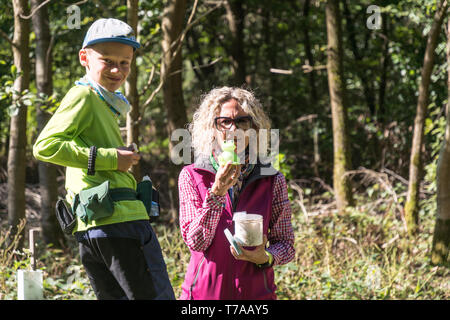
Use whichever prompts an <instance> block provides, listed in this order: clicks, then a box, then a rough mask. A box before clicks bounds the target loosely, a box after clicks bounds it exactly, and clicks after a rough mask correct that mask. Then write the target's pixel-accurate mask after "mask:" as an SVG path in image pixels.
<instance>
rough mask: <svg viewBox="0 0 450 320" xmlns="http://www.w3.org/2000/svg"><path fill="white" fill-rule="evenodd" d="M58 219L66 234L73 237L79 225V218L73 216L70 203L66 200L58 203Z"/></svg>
mask: <svg viewBox="0 0 450 320" xmlns="http://www.w3.org/2000/svg"><path fill="white" fill-rule="evenodd" d="M56 219H57V220H58V222H59V225H60V226H61V229H62V231H63V232H64V233H65V234H68V235H71V234H72V231H73V229H74V228H75V226H76V224H77V217H76V216H75V215H74V214H73V212H72V208H71V206H70V205H69V203H68V202H67V201H66V200H64V199H59V200H58V201H57V202H56Z"/></svg>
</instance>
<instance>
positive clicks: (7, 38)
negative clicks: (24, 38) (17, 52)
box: [0, 29, 17, 48]
mask: <svg viewBox="0 0 450 320" xmlns="http://www.w3.org/2000/svg"><path fill="white" fill-rule="evenodd" d="M0 36H2V38H5V40H6V41H8V42H9V44H10V45H11V46H13V47H16V48H17V46H16V44H15V43H14V42H13V41H12V39H11V38H10V37H9V36H8V35H7V34H6V32H5V31H3V30H1V29H0Z"/></svg>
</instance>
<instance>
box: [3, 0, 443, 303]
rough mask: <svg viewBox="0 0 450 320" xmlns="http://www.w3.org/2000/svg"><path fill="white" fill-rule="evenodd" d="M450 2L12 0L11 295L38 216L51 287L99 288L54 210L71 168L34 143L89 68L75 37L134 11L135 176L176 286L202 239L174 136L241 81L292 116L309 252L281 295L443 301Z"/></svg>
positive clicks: (302, 239)
mask: <svg viewBox="0 0 450 320" xmlns="http://www.w3.org/2000/svg"><path fill="white" fill-rule="evenodd" d="M73 4H76V6H77V7H78V8H79V16H77V11H76V8H75V9H74V7H70V6H71V5H73ZM372 5H376V6H377V8H378V9H379V10H380V12H379V17H380V20H379V22H380V24H379V25H376V23H377V22H378V20H376V19H375V18H376V17H377V16H376V15H375V16H374V13H375V14H376V12H374V11H370V12H368V8H369V7H370V6H372ZM68 8H71V9H68ZM74 10H75V11H74ZM447 11H448V3H447V1H431V0H422V1H412V0H399V1H387V0H386V1H382V0H379V1H372V0H370V1H366V0H363V1H351V0H329V1H324V0H296V1H289V0H288V1H281V0H280V1H277V0H247V1H243V0H227V1H186V0H176V1H175V0H171V1H152V0H139V1H138V0H128V1H124V0H108V1H104V0H91V1H86V0H84V1H48V0H47V1H43V0H31V1H28V0H13V1H2V2H1V3H0V83H1V85H0V223H1V229H0V299H16V295H17V292H16V278H15V274H16V271H17V270H18V269H20V268H29V265H30V254H29V251H28V250H27V249H26V246H27V242H26V241H27V232H26V231H27V230H28V229H30V228H40V230H41V233H40V235H41V236H40V238H39V240H38V243H37V249H38V253H39V257H38V268H40V269H41V270H44V288H45V298H46V299H93V298H94V295H93V293H92V290H91V288H90V286H89V282H88V280H87V277H86V275H85V273H84V270H83V268H82V266H81V263H80V261H79V257H78V252H77V247H76V244H75V241H74V239H73V238H71V237H65V236H64V235H63V234H62V233H61V232H60V230H59V226H58V225H57V223H56V220H55V217H54V203H55V202H56V199H57V197H58V196H64V194H65V190H64V169H63V168H61V167H56V166H51V165H46V164H43V163H38V161H36V160H35V159H34V158H33V156H32V150H31V148H32V145H33V143H34V141H35V139H36V138H37V135H38V134H39V132H40V130H41V129H42V128H43V126H44V125H45V123H46V121H47V120H48V118H49V117H50V116H51V114H52V113H53V112H54V111H55V110H56V109H57V107H58V105H59V103H60V101H61V99H62V98H63V97H64V95H65V93H66V92H67V91H68V90H69V88H70V87H71V86H73V84H74V81H76V80H78V79H79V78H80V77H82V76H83V75H84V70H83V68H82V67H81V65H80V64H79V62H78V51H79V49H80V47H81V44H82V42H83V38H84V35H85V33H86V31H87V28H88V27H89V25H90V24H91V23H92V22H93V21H95V20H96V19H98V18H100V17H114V18H118V19H121V20H123V21H127V22H128V23H129V24H130V25H131V26H132V27H133V28H134V29H135V30H137V35H138V40H139V41H140V43H141V44H142V47H141V49H139V50H137V52H136V59H135V60H134V64H133V66H132V71H131V74H130V76H129V78H128V81H127V83H126V85H125V86H124V88H123V91H124V92H125V94H126V95H127V97H128V99H129V101H130V102H131V104H132V111H131V112H130V113H129V114H128V116H127V119H123V120H122V122H121V127H123V131H122V132H123V137H124V140H125V141H126V142H127V143H131V142H135V143H137V145H138V146H139V149H140V152H141V154H142V157H143V158H142V160H141V163H140V165H139V166H136V167H134V168H133V174H134V175H135V176H136V178H137V179H140V178H141V177H142V176H143V175H144V174H147V173H148V174H149V175H150V176H151V178H152V180H153V182H154V184H155V185H156V186H157V187H158V189H159V192H160V201H161V209H162V215H161V217H160V218H159V220H158V221H157V222H155V223H154V224H153V225H154V228H155V229H156V231H157V233H158V237H159V240H160V243H161V247H162V249H163V253H164V256H165V259H166V263H167V266H168V270H169V274H170V277H171V280H172V284H173V286H174V289H175V291H176V294H177V295H178V294H179V293H180V285H181V283H182V281H183V277H184V272H185V268H186V266H187V263H188V261H189V252H188V250H187V248H186V246H185V245H184V243H183V241H182V239H181V236H180V232H179V227H178V225H177V212H178V208H177V206H178V204H177V203H178V199H177V186H176V184H177V177H178V173H179V171H180V170H181V166H179V165H174V164H173V163H171V161H170V157H169V155H170V150H171V149H172V148H173V146H174V144H176V143H177V141H175V142H173V141H171V140H170V135H171V133H172V132H173V131H174V130H175V129H177V128H183V127H185V126H186V124H187V123H188V122H189V121H190V120H191V119H192V113H193V111H194V110H195V108H196V107H197V106H198V104H199V101H200V98H201V95H202V94H204V93H206V92H208V91H209V90H211V89H212V88H214V87H219V86H224V85H228V86H239V87H240V86H243V87H246V88H250V89H251V90H252V91H254V93H255V94H256V96H257V97H258V98H259V99H260V100H261V102H262V104H263V106H264V107H265V109H266V110H267V112H268V114H269V116H270V118H271V121H272V128H276V129H279V130H280V153H279V156H278V157H277V163H276V165H277V168H279V169H280V170H281V171H282V172H283V173H284V175H285V176H286V178H287V181H288V185H289V197H290V199H291V203H292V209H293V211H292V212H293V226H294V230H295V235H296V242H295V247H296V251H297V253H296V257H295V259H294V261H293V262H291V263H289V264H287V265H285V266H280V267H276V268H275V270H276V280H277V284H278V291H277V294H278V296H279V298H280V299H448V298H449V297H450V273H449V271H448V261H449V260H448V259H449V257H448V251H449V250H448V249H449V241H450V240H449V237H450V228H449V225H450V215H449V214H450V210H447V208H448V209H450V206H449V204H448V203H447V202H448V201H449V199H447V198H450V197H449V195H450V193H449V192H450V186H447V184H446V182H447V181H448V182H450V169H449V168H447V165H446V164H447V163H449V164H450V161H449V160H450V159H449V158H448V157H449V154H450V147H449V144H448V141H447V139H445V136H446V135H445V132H446V130H449V129H448V128H446V126H447V117H448V115H447V108H446V106H447V102H448V92H449V82H448V80H447V79H448V72H447V69H448V67H449V63H448V59H449V56H450V54H449V52H450V49H449V45H448V43H449V41H448V38H447V34H448V29H449V28H448V20H449V19H448V12H447ZM77 17H79V18H80V19H79V27H80V28H79V29H77V28H73V26H74V24H76V23H77V22H78V20H77ZM374 23H375V25H376V27H373V26H374ZM439 163H441V164H440V165H438V164H439ZM447 178H448V179H447Z"/></svg>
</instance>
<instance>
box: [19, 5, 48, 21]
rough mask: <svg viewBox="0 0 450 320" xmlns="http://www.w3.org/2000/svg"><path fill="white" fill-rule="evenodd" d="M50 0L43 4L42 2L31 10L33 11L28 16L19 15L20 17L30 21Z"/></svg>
mask: <svg viewBox="0 0 450 320" xmlns="http://www.w3.org/2000/svg"><path fill="white" fill-rule="evenodd" d="M50 1H52V0H45V1H44V2H42V3H41V4H40V5H38V6H37V7H36V8H34V9H33V11H31V13H30V15H29V16H24V15H23V14H21V15H20V17H21V18H22V19H30V18H31V17H33V15H34V14H35V13H36V12H37V11H38V10H39V9H40V8H42V7H43V6H45V5H46V4H47V3H49V2H50Z"/></svg>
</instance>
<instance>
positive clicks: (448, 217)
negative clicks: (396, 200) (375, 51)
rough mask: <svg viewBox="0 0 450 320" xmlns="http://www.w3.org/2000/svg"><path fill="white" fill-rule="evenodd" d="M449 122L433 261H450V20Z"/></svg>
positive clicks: (442, 155)
mask: <svg viewBox="0 0 450 320" xmlns="http://www.w3.org/2000/svg"><path fill="white" fill-rule="evenodd" d="M447 30H448V32H447V92H448V94H447V96H448V97H449V101H448V102H447V112H446V117H447V124H446V126H445V136H444V141H443V143H442V147H441V152H440V153H439V159H438V166H437V169H436V186H437V194H436V203H437V216H436V224H435V227H434V235H433V245H432V249H431V263H433V264H435V265H438V264H446V265H448V264H449V263H450V255H449V250H450V33H449V32H450V21H449V22H448V25H447Z"/></svg>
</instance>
